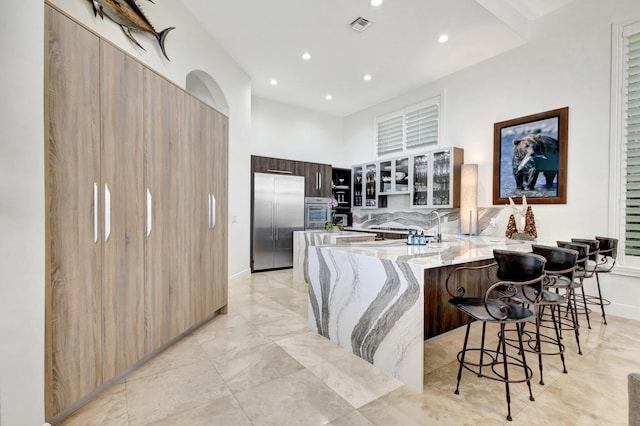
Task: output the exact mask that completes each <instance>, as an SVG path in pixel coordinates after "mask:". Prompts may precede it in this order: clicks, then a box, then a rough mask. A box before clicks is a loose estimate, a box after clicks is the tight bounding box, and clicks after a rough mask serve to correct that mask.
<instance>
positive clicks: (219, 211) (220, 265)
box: [201, 105, 228, 318]
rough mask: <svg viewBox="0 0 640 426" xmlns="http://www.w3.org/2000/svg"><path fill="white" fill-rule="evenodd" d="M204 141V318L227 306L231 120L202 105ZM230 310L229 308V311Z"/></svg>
mask: <svg viewBox="0 0 640 426" xmlns="http://www.w3.org/2000/svg"><path fill="white" fill-rule="evenodd" d="M201 116H202V117H203V118H202V129H203V132H204V133H203V134H202V140H203V141H204V147H205V153H206V154H205V155H203V159H204V160H203V168H204V171H205V180H206V182H207V196H208V197H210V198H209V199H208V201H209V203H210V204H209V209H208V213H209V218H208V221H207V232H206V234H205V236H206V238H205V239H203V242H204V244H205V253H206V259H207V260H206V262H204V263H203V269H202V270H203V273H202V277H203V278H202V280H203V283H204V284H205V288H204V295H205V296H206V306H203V308H204V311H203V312H202V318H206V317H207V316H211V315H212V314H213V313H214V312H216V311H218V310H220V309H221V308H223V307H225V306H226V305H227V284H228V266H227V259H228V257H227V253H228V248H227V241H228V238H227V233H228V221H227V216H228V213H227V210H228V208H227V203H228V193H227V187H228V186H227V179H228V178H227V176H228V153H227V146H228V142H227V140H228V119H227V117H225V116H224V115H222V114H221V113H219V112H218V111H216V110H214V109H213V108H210V107H208V106H206V105H202V107H201ZM225 312H226V311H225Z"/></svg>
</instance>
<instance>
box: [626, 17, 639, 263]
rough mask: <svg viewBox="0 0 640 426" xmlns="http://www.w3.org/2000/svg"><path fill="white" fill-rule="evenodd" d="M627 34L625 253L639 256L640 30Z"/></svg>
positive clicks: (629, 31)
mask: <svg viewBox="0 0 640 426" xmlns="http://www.w3.org/2000/svg"><path fill="white" fill-rule="evenodd" d="M625 33H626V34H624V38H625V52H624V54H625V63H626V66H625V68H624V86H623V87H624V94H625V96H624V98H625V100H624V110H623V114H624V115H623V118H624V120H625V121H626V126H625V129H624V133H623V135H624V141H625V145H626V150H625V155H624V160H625V163H626V172H625V177H626V185H625V189H626V194H625V204H626V206H625V207H626V213H625V254H626V255H627V256H636V257H640V27H638V26H636V27H635V28H627V31H625Z"/></svg>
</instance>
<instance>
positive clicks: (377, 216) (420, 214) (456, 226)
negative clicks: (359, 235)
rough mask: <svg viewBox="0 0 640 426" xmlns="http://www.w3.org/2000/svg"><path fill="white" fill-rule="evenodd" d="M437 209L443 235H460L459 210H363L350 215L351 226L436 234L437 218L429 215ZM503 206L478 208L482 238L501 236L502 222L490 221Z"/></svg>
mask: <svg viewBox="0 0 640 426" xmlns="http://www.w3.org/2000/svg"><path fill="white" fill-rule="evenodd" d="M433 210H436V211H437V212H438V213H439V214H440V216H441V222H442V223H441V226H442V233H443V234H458V233H460V209H458V208H453V209H450V208H444V209H425V210H398V211H393V212H390V211H387V210H371V211H367V210H362V209H358V210H355V211H354V212H353V227H354V228H360V229H370V228H377V227H383V228H406V229H416V230H418V231H421V230H423V231H425V232H427V233H435V232H436V231H437V228H438V219H437V217H436V216H435V215H432V214H431V212H432V211H433ZM503 211H504V207H502V206H500V207H479V208H478V229H479V232H478V233H479V234H482V235H500V234H502V235H504V227H503V226H502V223H501V222H502V220H500V221H499V222H497V223H496V226H495V227H492V226H491V219H494V218H498V216H500V215H501V213H503Z"/></svg>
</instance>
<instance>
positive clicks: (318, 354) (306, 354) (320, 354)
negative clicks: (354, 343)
mask: <svg viewBox="0 0 640 426" xmlns="http://www.w3.org/2000/svg"><path fill="white" fill-rule="evenodd" d="M277 343H278V345H279V346H280V347H282V349H284V350H285V351H286V352H287V353H288V354H289V355H291V356H292V357H293V358H294V359H296V360H297V361H298V362H299V363H300V364H302V365H304V366H305V367H306V368H310V367H313V366H315V365H317V364H321V363H323V362H330V361H337V360H340V359H345V358H351V357H355V355H353V354H350V353H349V352H347V351H345V350H344V349H342V348H341V347H340V346H338V345H337V344H335V343H334V342H332V341H331V340H329V339H327V338H325V337H322V336H320V335H319V334H317V333H314V332H310V331H307V332H306V333H304V334H299V335H295V336H292V337H288V338H286V339H281V340H278V341H277Z"/></svg>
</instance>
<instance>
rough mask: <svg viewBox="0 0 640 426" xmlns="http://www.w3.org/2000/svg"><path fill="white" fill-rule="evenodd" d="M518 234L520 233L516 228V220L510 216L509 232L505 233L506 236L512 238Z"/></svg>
mask: <svg viewBox="0 0 640 426" xmlns="http://www.w3.org/2000/svg"><path fill="white" fill-rule="evenodd" d="M516 232H518V228H516V218H515V217H514V216H513V215H510V216H509V223H507V231H506V232H505V233H504V236H505V237H507V238H511V237H512V236H513V234H515V233H516Z"/></svg>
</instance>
